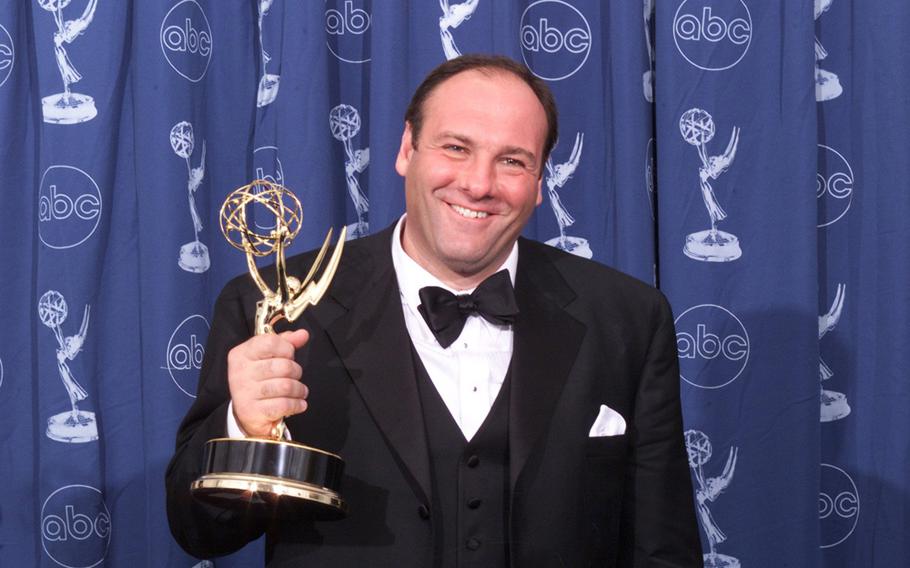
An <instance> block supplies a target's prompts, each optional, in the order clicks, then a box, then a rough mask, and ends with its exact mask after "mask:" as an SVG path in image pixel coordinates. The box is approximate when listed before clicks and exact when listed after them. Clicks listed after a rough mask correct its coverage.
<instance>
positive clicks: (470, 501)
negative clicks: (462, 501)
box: [468, 497, 482, 509]
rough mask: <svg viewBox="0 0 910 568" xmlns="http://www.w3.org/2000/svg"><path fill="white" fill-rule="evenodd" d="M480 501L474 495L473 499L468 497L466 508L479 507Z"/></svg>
mask: <svg viewBox="0 0 910 568" xmlns="http://www.w3.org/2000/svg"><path fill="white" fill-rule="evenodd" d="M481 503H482V501H481V500H480V499H477V498H476V497H475V498H474V499H468V509H476V508H477V507H480V504H481Z"/></svg>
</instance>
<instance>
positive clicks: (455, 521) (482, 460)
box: [412, 347, 512, 568]
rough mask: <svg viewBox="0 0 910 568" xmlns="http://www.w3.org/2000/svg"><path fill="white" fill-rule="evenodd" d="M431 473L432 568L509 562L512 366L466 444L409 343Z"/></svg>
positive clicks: (503, 566)
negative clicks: (491, 405)
mask: <svg viewBox="0 0 910 568" xmlns="http://www.w3.org/2000/svg"><path fill="white" fill-rule="evenodd" d="M412 354H413V358H414V366H415V368H416V371H417V372H416V375H417V389H418V392H419V393H420V406H421V408H422V409H423V422H424V427H425V429H426V434H427V445H428V446H429V448H428V449H429V455H430V473H431V476H432V480H431V483H432V486H431V492H432V504H431V508H430V511H428V513H429V514H428V515H427V517H428V521H429V522H431V523H432V524H433V557H434V562H433V566H434V567H436V568H463V567H477V568H507V567H508V566H509V560H508V554H509V542H508V534H509V530H508V519H509V390H510V383H511V377H512V369H511V367H510V368H509V371H508V372H507V373H506V377H505V380H504V382H503V384H502V388H501V389H500V390H499V394H498V395H497V396H496V400H495V402H494V403H493V407H492V408H491V409H490V413H489V414H488V415H487V417H486V418H485V419H484V422H483V424H482V425H481V426H480V429H479V430H478V431H477V433H476V434H474V437H473V438H472V439H471V441H470V442H468V441H467V440H465V437H464V434H463V433H462V431H461V429H460V428H459V427H458V424H457V423H456V422H455V419H454V418H452V414H451V413H450V412H449V409H448V407H447V406H446V405H445V402H444V401H443V400H442V397H441V396H440V395H439V391H437V390H436V387H435V386H434V385H433V382H432V380H430V377H429V374H428V373H427V371H426V369H425V368H424V366H423V363H422V362H421V361H420V357H419V356H418V355H417V352H416V350H414V349H413V347H412Z"/></svg>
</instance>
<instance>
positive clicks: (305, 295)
mask: <svg viewBox="0 0 910 568" xmlns="http://www.w3.org/2000/svg"><path fill="white" fill-rule="evenodd" d="M248 206H257V208H258V209H259V210H260V211H261V210H266V211H268V212H269V213H270V214H272V215H274V218H275V221H276V223H275V225H274V229H272V230H271V231H270V232H269V233H268V234H259V233H256V232H254V231H253V230H251V229H250V226H251V225H253V223H251V222H248V220H247V210H248ZM302 217H303V212H302V208H301V205H300V201H299V200H298V199H297V197H296V196H294V194H293V193H291V192H290V191H289V190H288V189H286V188H284V187H282V186H280V185H278V184H274V183H271V182H269V181H266V180H256V181H254V182H252V183H250V184H249V185H245V186H243V187H240V188H238V189H236V190H235V191H233V192H232V193H231V194H230V195H228V197H227V199H226V200H225V202H224V205H222V206H221V231H222V233H224V236H225V238H226V239H227V240H228V242H229V243H230V244H231V245H232V246H234V247H235V248H237V249H239V250H242V251H243V252H244V253H246V260H247V268H248V269H249V272H250V276H252V278H253V281H254V282H255V283H256V286H257V287H258V288H259V290H260V291H261V292H262V294H263V299H262V300H260V301H259V302H257V304H256V328H255V331H256V334H257V335H262V334H266V333H275V331H274V328H273V325H274V324H275V323H277V322H278V321H280V320H282V319H284V320H287V321H288V322H293V321H295V320H296V319H297V318H298V317H300V315H301V314H302V313H303V311H304V309H305V308H306V307H307V306H312V305H315V304H316V303H317V302H318V301H319V300H320V299H321V298H322V296H323V294H325V292H326V290H327V289H328V287H329V283H330V282H331V281H332V277H333V276H334V275H335V270H336V269H337V268H338V263H339V261H340V260H341V252H342V249H343V248H344V240H345V229H344V228H342V230H341V234H340V235H339V239H338V242H337V244H336V245H335V249H334V250H333V251H332V254H331V256H330V257H329V259H328V261H327V263H326V265H325V267H324V269H323V270H322V274H321V275H320V276H319V278H315V275H316V273H317V271H319V269H320V266H321V265H322V262H323V260H325V257H326V252H327V251H328V248H329V242H330V240H331V237H332V231H331V229H329V232H328V234H327V235H326V238H325V242H323V244H322V249H321V250H320V251H319V254H318V255H317V257H316V260H315V262H314V263H313V266H312V268H310V271H309V274H307V275H306V277H305V278H304V280H303V281H302V282H301V281H300V280H298V279H297V278H295V277H293V276H288V274H287V271H286V266H285V258H284V251H285V248H286V247H287V246H288V245H289V244H290V243H291V242H292V240H293V239H294V237H296V236H297V234H298V232H299V231H300V222H301V219H302ZM273 253H274V254H275V267H276V271H277V290H276V291H272V290H271V289H270V288H269V287H268V285H267V284H266V283H265V281H264V280H263V279H262V276H261V275H260V274H259V270H258V268H257V267H256V263H255V257H263V256H267V255H269V254H273ZM343 469H344V461H343V460H342V459H341V458H340V457H339V456H337V455H335V454H332V453H330V452H326V451H324V450H320V449H317V448H313V447H310V446H305V445H303V444H299V443H296V442H291V441H288V440H287V439H286V438H285V424H284V420H280V421H278V423H276V424H275V426H274V427H273V428H272V431H271V435H270V436H268V437H248V438H217V439H214V440H209V441H208V442H207V443H206V445H205V455H204V459H203V474H202V476H200V477H199V478H198V479H197V480H196V481H194V482H193V483H192V485H191V489H192V491H193V495H194V496H195V497H196V498H198V499H200V500H203V501H207V502H211V503H215V504H218V505H220V506H228V507H231V506H237V507H240V506H244V507H246V508H247V509H250V508H257V507H264V508H266V509H268V510H273V511H277V514H278V515H279V516H284V515H285V514H291V515H296V514H301V513H303V514H308V515H312V516H315V517H317V518H320V519H332V518H340V517H343V516H344V515H345V514H346V513H347V505H346V504H345V502H344V500H343V499H342V497H341V495H340V494H339V486H340V485H341V476H342V472H343Z"/></svg>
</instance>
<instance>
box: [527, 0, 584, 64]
mask: <svg viewBox="0 0 910 568" xmlns="http://www.w3.org/2000/svg"><path fill="white" fill-rule="evenodd" d="M520 34H521V35H520V38H519V39H520V41H521V56H522V58H524V62H525V65H527V66H528V68H529V69H530V70H531V71H532V72H533V73H534V74H535V75H537V76H538V77H540V78H541V79H546V80H548V81H560V80H562V79H566V78H568V77H571V76H572V75H574V74H575V73H576V72H577V71H578V70H579V69H581V67H582V66H583V65H584V64H585V61H587V60H588V55H589V54H590V53H591V27H590V26H589V25H588V20H586V19H585V17H584V15H582V13H581V12H579V11H578V9H576V8H575V7H574V6H572V5H570V4H567V3H566V2H563V1H562V0H538V1H537V2H533V3H532V4H531V5H530V6H528V7H527V8H525V11H524V12H523V13H522V14H521V31H520Z"/></svg>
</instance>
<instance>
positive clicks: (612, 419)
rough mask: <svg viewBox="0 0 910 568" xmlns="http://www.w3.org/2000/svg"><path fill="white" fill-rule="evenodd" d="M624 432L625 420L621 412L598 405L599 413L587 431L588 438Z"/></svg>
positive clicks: (617, 434) (604, 405)
mask: <svg viewBox="0 0 910 568" xmlns="http://www.w3.org/2000/svg"><path fill="white" fill-rule="evenodd" d="M625 433H626V420H625V419H624V418H623V417H622V415H621V414H619V413H618V412H616V411H615V410H613V409H612V408H610V407H609V406H607V405H606V404H601V405H600V413H599V414H598V415H597V418H596V419H595V420H594V424H593V425H592V426H591V431H590V432H588V437H590V438H601V437H603V436H619V435H621V434H625Z"/></svg>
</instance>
